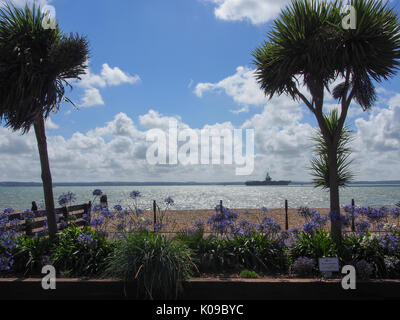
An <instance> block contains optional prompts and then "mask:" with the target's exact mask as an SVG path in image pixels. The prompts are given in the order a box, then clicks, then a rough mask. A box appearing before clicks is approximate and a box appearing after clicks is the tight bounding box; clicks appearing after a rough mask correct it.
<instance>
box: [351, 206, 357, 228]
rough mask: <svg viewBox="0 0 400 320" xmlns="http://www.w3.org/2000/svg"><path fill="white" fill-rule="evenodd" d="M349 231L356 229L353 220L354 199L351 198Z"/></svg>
mask: <svg viewBox="0 0 400 320" xmlns="http://www.w3.org/2000/svg"><path fill="white" fill-rule="evenodd" d="M351 206H352V208H351V231H352V232H354V231H356V225H355V221H354V207H355V201H354V199H351Z"/></svg>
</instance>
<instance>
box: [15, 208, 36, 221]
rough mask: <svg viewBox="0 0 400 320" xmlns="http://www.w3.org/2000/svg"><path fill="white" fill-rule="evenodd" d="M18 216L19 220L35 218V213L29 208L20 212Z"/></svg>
mask: <svg viewBox="0 0 400 320" xmlns="http://www.w3.org/2000/svg"><path fill="white" fill-rule="evenodd" d="M19 217H20V219H21V220H30V219H33V218H35V214H34V213H33V212H32V211H31V210H25V211H24V212H21V213H20V215H19Z"/></svg>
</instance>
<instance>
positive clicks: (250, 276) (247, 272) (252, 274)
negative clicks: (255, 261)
mask: <svg viewBox="0 0 400 320" xmlns="http://www.w3.org/2000/svg"><path fill="white" fill-rule="evenodd" d="M240 277H241V278H246V279H257V278H259V276H258V274H257V272H255V271H252V270H247V269H245V270H243V271H242V272H241V273H240Z"/></svg>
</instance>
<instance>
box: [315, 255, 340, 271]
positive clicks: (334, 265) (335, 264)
mask: <svg viewBox="0 0 400 320" xmlns="http://www.w3.org/2000/svg"><path fill="white" fill-rule="evenodd" d="M318 262H319V271H321V272H338V271H339V259H338V258H319V259H318Z"/></svg>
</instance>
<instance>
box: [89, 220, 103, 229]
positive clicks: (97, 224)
mask: <svg viewBox="0 0 400 320" xmlns="http://www.w3.org/2000/svg"><path fill="white" fill-rule="evenodd" d="M103 224H104V219H103V218H94V219H92V221H90V225H91V226H92V227H95V228H97V227H101V226H102V225H103Z"/></svg>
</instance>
